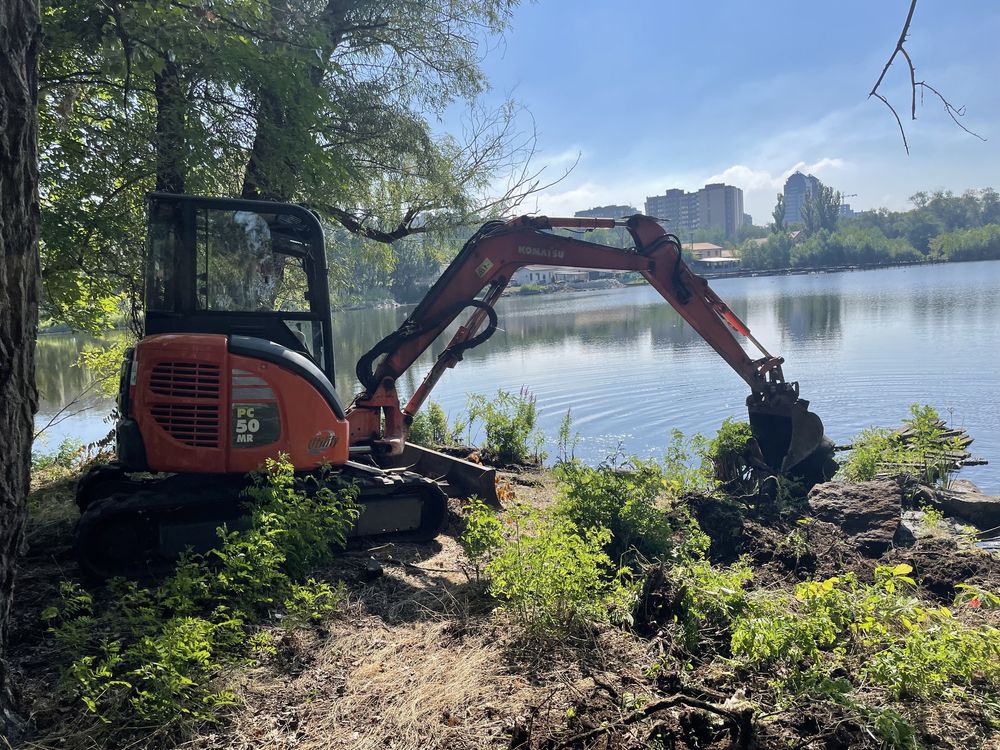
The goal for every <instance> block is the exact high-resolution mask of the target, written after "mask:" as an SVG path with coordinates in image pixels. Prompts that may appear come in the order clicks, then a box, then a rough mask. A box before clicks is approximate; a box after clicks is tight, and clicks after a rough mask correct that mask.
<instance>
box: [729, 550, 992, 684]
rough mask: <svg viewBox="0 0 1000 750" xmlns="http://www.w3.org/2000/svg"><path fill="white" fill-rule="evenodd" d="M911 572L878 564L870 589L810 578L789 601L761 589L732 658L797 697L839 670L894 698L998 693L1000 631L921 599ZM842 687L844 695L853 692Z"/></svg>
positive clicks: (737, 634)
mask: <svg viewBox="0 0 1000 750" xmlns="http://www.w3.org/2000/svg"><path fill="white" fill-rule="evenodd" d="M911 571H912V569H911V568H910V566H909V565H906V564H900V565H896V566H894V567H884V566H880V567H877V568H876V570H875V582H874V583H872V584H862V583H859V582H858V580H857V578H856V577H855V576H854V574H853V573H848V574H846V575H844V576H842V577H835V578H829V579H827V580H825V581H807V582H805V583H801V584H799V585H798V586H797V587H796V590H795V595H794V597H792V598H789V597H787V595H780V594H778V595H776V594H775V592H773V591H769V592H762V593H761V594H760V595H758V596H756V597H753V598H752V600H751V606H750V611H749V613H748V614H747V616H745V617H743V618H741V619H739V620H738V621H737V624H736V627H735V629H734V632H733V636H732V651H733V656H734V657H737V658H740V659H743V660H744V661H745V662H746V663H748V664H750V665H753V666H755V667H757V668H759V669H772V670H775V677H776V679H777V681H778V683H779V684H780V685H781V686H783V689H784V690H786V692H791V693H801V692H802V691H803V687H804V686H810V685H812V686H815V685H819V684H823V683H824V682H827V683H828V682H829V681H831V680H834V679H835V677H834V675H835V674H838V673H842V674H847V675H851V676H852V677H853V679H854V681H856V683H857V685H859V686H860V685H868V686H878V687H882V688H885V689H887V690H888V691H889V692H890V693H891V694H892V695H893V696H894V697H895V698H897V699H901V698H939V697H942V696H945V695H949V694H951V693H953V692H954V691H955V690H956V689H957V688H963V689H978V690H985V691H995V690H996V689H998V688H1000V630H997V629H996V628H994V627H990V626H989V625H986V624H983V625H978V626H976V625H965V624H962V623H961V622H960V621H959V620H958V619H957V618H956V617H955V616H954V615H953V613H952V612H951V610H949V609H948V608H947V607H939V606H934V605H927V604H925V603H923V602H921V601H919V600H918V599H916V598H915V597H913V596H912V595H911V594H910V592H911V591H912V589H913V587H914V585H915V584H914V581H913V579H912V578H911V577H910V575H909V574H910V572H911ZM844 682H845V684H844V685H843V690H842V692H846V691H847V690H849V689H851V687H852V681H851V679H850V678H847V679H845V680H844Z"/></svg>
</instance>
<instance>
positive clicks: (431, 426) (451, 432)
mask: <svg viewBox="0 0 1000 750" xmlns="http://www.w3.org/2000/svg"><path fill="white" fill-rule="evenodd" d="M463 432H465V423H463V422H460V421H459V422H456V423H455V425H454V426H451V427H449V426H448V417H447V416H446V415H445V413H444V409H442V408H441V405H440V404H438V403H436V402H434V401H431V402H430V403H428V404H427V408H426V409H425V410H423V411H420V412H417V414H416V415H415V416H414V417H413V422H412V423H411V424H410V431H409V434H408V436H407V439H408V440H409V441H410V442H411V443H416V444H417V445H423V446H426V447H428V448H434V447H436V446H439V445H454V444H456V443H458V442H460V441H461V439H462V433H463Z"/></svg>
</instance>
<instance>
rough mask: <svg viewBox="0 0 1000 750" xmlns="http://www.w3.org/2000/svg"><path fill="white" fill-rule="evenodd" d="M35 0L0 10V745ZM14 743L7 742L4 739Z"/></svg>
mask: <svg viewBox="0 0 1000 750" xmlns="http://www.w3.org/2000/svg"><path fill="white" fill-rule="evenodd" d="M37 52H38V9H37V5H36V2H35V0H4V2H3V3H0V311H2V312H0V467H2V469H0V740H2V739H3V738H5V737H6V738H11V737H13V734H14V731H13V729H14V727H15V725H16V724H17V721H16V714H15V713H14V709H13V700H12V692H11V674H10V670H9V668H8V666H7V662H6V646H7V621H8V619H9V615H10V609H11V598H12V595H13V591H14V570H15V562H16V557H17V552H18V548H19V547H20V542H21V535H22V530H23V527H24V516H25V507H26V506H25V501H26V498H27V495H28V473H29V469H30V464H31V436H32V419H33V417H34V413H35V406H36V397H35V385H34V354H35V333H36V330H37V327H38V293H37V289H38V254H37V246H36V241H35V240H36V232H37V223H38V199H37V194H36V185H37V182H38V171H37V167H36V163H35V158H36V155H37V152H36V127H37V122H36V116H35V108H36V89H37ZM11 741H13V740H11Z"/></svg>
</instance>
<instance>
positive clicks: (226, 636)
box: [42, 459, 358, 733]
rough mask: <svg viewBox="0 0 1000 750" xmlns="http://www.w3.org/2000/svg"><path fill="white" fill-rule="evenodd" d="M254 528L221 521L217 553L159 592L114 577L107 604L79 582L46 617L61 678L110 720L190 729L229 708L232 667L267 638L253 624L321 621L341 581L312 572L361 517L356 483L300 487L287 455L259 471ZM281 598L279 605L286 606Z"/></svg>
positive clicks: (67, 587)
mask: <svg viewBox="0 0 1000 750" xmlns="http://www.w3.org/2000/svg"><path fill="white" fill-rule="evenodd" d="M247 494H248V496H249V497H250V498H251V500H252V504H251V508H250V525H249V528H247V529H245V530H243V531H228V530H226V529H220V530H219V534H220V538H221V540H222V543H221V545H220V546H219V548H218V549H216V550H213V551H212V552H211V553H209V554H208V555H198V554H187V555H185V556H183V557H182V559H181V560H180V561H179V563H178V565H177V568H176V571H175V573H174V575H173V576H171V577H169V578H167V579H166V580H164V581H163V582H162V583H161V584H159V585H158V586H157V587H155V588H146V587H142V586H140V585H139V584H137V583H136V582H134V581H125V580H120V579H119V580H114V581H111V582H109V585H108V589H107V591H106V593H105V596H104V597H102V599H101V601H100V603H99V606H98V604H97V603H95V600H94V598H93V596H92V595H91V594H89V593H88V592H86V591H84V590H83V589H82V588H80V587H79V585H77V584H69V583H67V584H64V585H63V586H62V587H61V591H60V601H59V602H58V603H57V604H56V605H54V606H52V607H49V608H48V609H46V610H45V611H44V612H43V613H42V615H43V618H44V619H45V620H46V621H47V622H48V623H49V624H50V630H51V632H52V634H53V637H54V639H55V642H56V643H57V644H58V645H59V647H60V650H61V651H62V653H63V654H64V655H65V660H66V665H65V675H64V677H65V682H66V684H67V686H68V687H69V689H70V690H72V691H73V692H74V693H76V695H78V696H79V698H80V699H81V700H82V701H83V703H84V705H85V706H86V707H87V709H88V710H89V711H90V712H91V713H92V714H94V715H95V717H96V718H97V719H98V720H99V721H100V722H102V723H105V724H114V725H115V726H117V727H121V726H129V727H135V726H159V727H162V728H165V729H166V730H167V731H170V732H179V733H182V732H183V731H185V730H186V729H187V728H190V727H192V726H194V725H195V724H199V723H204V722H211V721H215V720H216V719H217V715H218V712H219V711H220V710H221V709H223V708H225V707H227V706H231V705H233V703H234V702H235V697H234V695H233V693H232V692H231V691H229V690H227V689H226V688H225V686H224V685H222V684H221V683H222V680H221V676H222V673H223V670H224V669H225V667H226V665H228V664H231V663H233V662H236V661H239V660H243V659H247V658H252V657H254V656H255V655H256V654H257V653H259V652H260V651H261V650H265V648H266V646H265V644H264V640H265V639H262V637H261V636H260V634H259V633H258V632H257V631H256V623H257V622H259V621H260V620H261V619H262V618H266V617H269V616H270V615H271V614H272V613H274V612H275V611H277V610H280V609H284V610H285V611H286V613H287V617H286V622H287V623H289V624H305V623H310V622H315V621H317V620H318V619H321V618H322V617H323V616H324V615H325V614H327V613H328V612H330V611H332V610H333V609H334V608H335V607H336V605H337V604H338V603H339V602H340V601H341V599H342V596H343V589H342V587H340V586H331V585H330V584H328V583H324V582H319V581H317V580H316V579H314V578H309V579H307V580H306V581H305V583H299V581H301V580H302V579H303V578H304V576H305V573H306V572H307V571H309V570H311V569H314V568H316V567H319V566H321V565H325V564H327V563H329V562H330V561H331V559H332V556H333V554H334V551H335V550H336V548H337V547H338V546H340V545H342V544H343V543H344V540H345V536H346V533H347V531H348V529H349V528H350V526H351V525H352V524H353V523H354V521H355V519H356V518H357V513H358V511H357V506H356V504H355V502H354V496H355V491H354V490H353V489H350V488H345V489H342V490H340V491H338V492H333V491H332V490H330V489H329V488H327V487H325V486H324V487H315V486H308V485H303V484H301V483H297V482H296V479H295V476H294V472H293V469H292V466H291V465H290V464H289V463H288V462H287V460H284V459H279V460H272V461H268V462H267V465H266V467H265V469H264V470H263V471H262V472H259V473H258V474H256V475H255V476H254V478H253V483H252V486H251V488H250V489H249V490H248V493H247ZM282 603H283V604H282Z"/></svg>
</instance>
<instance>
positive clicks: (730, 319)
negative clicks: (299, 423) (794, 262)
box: [348, 215, 829, 474]
mask: <svg viewBox="0 0 1000 750" xmlns="http://www.w3.org/2000/svg"><path fill="white" fill-rule="evenodd" d="M622 225H624V226H625V227H626V228H627V229H628V231H629V233H630V234H631V236H632V239H633V240H634V242H635V246H634V247H633V248H630V249H621V248H616V247H609V246H606V245H600V244H597V243H593V242H587V241H584V240H581V239H577V238H574V237H567V236H563V235H559V234H554V233H552V232H551V231H549V230H553V229H559V228H569V229H583V230H590V229H597V228H611V227H614V226H622ZM538 263H544V264H545V265H550V266H565V267H572V268H588V269H599V270H610V271H634V272H638V273H640V274H642V276H643V277H644V278H645V279H646V280H647V281H648V282H649V283H650V285H651V286H652V287H653V288H654V289H656V290H657V291H658V292H659V293H660V295H662V296H663V298H664V299H665V300H666V301H667V302H669V303H670V305H671V306H672V307H673V308H674V309H675V310H677V312H678V313H679V314H680V315H681V317H682V318H684V320H686V321H687V322H688V323H689V324H690V325H691V327H692V328H694V329H695V331H697V332H698V334H699V335H701V337H702V338H704V339H705V341H706V342H707V343H708V344H709V345H710V346H711V347H712V348H713V349H714V350H715V351H716V352H717V353H718V354H719V356H721V357H722V358H723V359H724V360H725V361H726V362H727V363H728V364H729V366H730V367H732V368H733V370H735V371H736V373H737V374H738V375H739V376H740V377H742V378H743V380H744V381H745V382H746V383H747V385H748V386H749V387H750V396H749V397H748V398H747V406H748V409H749V412H750V423H751V429H752V430H753V432H754V435H755V437H756V438H757V441H758V444H759V445H760V447H761V451H762V454H763V456H764V458H765V461H766V462H767V463H768V464H769V465H770V466H771V467H772V468H773V469H774V470H775V471H780V472H783V473H793V474H794V473H796V471H795V470H796V468H797V467H802V468H803V469H804V468H806V465H808V467H809V468H810V470H811V469H812V468H813V467H812V465H813V464H817V465H820V464H825V463H826V461H825V459H826V458H828V456H820V457H818V458H816V454H817V452H820V453H822V452H823V448H824V447H825V444H826V443H828V442H829V441H828V440H826V439H825V438H824V436H823V425H822V422H821V421H820V419H819V417H817V416H816V415H815V414H812V413H811V412H809V411H808V402H807V401H804V400H802V399H800V398H799V397H798V384H797V383H788V382H786V381H785V380H784V376H783V374H782V369H781V365H782V363H783V361H784V360H783V359H782V358H781V357H775V356H773V355H771V354H770V353H768V352H767V351H766V350H765V349H764V348H763V346H761V344H760V343H759V342H758V341H757V340H756V339H755V338H754V337H753V336H752V334H751V333H750V329H749V328H748V327H747V325H746V324H745V323H743V321H741V320H740V319H739V318H738V317H737V316H736V314H735V313H733V311H732V310H730V309H729V307H728V306H727V305H726V303H725V302H723V301H722V299H720V298H719V297H718V295H716V294H715V292H714V291H712V289H711V287H709V285H708V282H707V281H706V280H705V279H703V278H701V277H700V276H698V275H696V274H695V273H693V272H692V271H691V269H690V268H689V267H688V265H687V264H686V263H685V262H684V260H683V258H682V256H681V247H680V242H679V241H678V239H677V238H676V237H675V236H674V235H671V234H667V233H666V232H665V231H664V230H663V228H662V227H661V226H660V225H659V224H658V223H657V222H656V221H655V220H654V219H652V218H650V217H648V216H641V215H636V216H632V217H629V218H628V219H624V220H615V219H590V218H572V219H567V218H548V217H544V216H540V217H529V216H522V217H519V218H516V219H513V220H511V221H508V222H489V223H487V224H485V225H484V226H483V227H481V228H480V229H479V230H478V231H477V232H476V234H474V235H473V236H472V237H471V238H470V239H469V241H468V242H467V243H466V244H465V246H464V247H463V248H462V250H461V252H460V253H459V254H458V255H457V256H456V258H455V259H454V261H453V262H452V263H451V265H450V266H449V267H448V268H447V269H446V270H445V272H444V273H443V274H442V275H441V277H440V278H439V279H438V280H437V282H436V283H435V284H434V286H433V287H431V289H430V291H428V293H427V295H426V296H425V297H424V299H423V301H422V302H421V303H420V304H419V305H418V306H417V307H416V308H415V309H414V310H413V312H412V313H411V314H410V316H409V317H408V318H407V319H406V320H405V321H404V322H403V324H402V325H401V326H400V327H399V328H398V329H397V330H396V331H394V332H393V333H391V334H390V335H389V336H387V337H385V338H384V339H382V341H380V342H379V343H378V344H376V345H375V346H374V347H373V348H372V349H371V350H370V351H369V352H368V353H366V354H365V355H364V356H362V357H361V359H360V360H359V361H358V365H357V375H358V379H359V380H360V381H361V383H362V385H363V386H364V391H363V392H362V393H361V394H359V395H358V397H357V398H356V399H355V400H354V403H353V404H352V405H351V408H350V409H349V410H348V419H349V420H350V423H351V432H352V438H351V443H352V445H354V444H356V443H364V442H368V443H370V444H372V445H373V447H374V448H375V449H376V450H381V451H382V452H387V453H389V454H399V453H400V452H401V451H402V450H403V447H404V443H405V437H406V432H407V427H408V425H409V422H410V421H411V420H412V418H413V415H414V414H416V412H417V411H418V409H419V408H420V406H421V404H422V403H423V402H424V401H425V400H426V398H427V397H428V395H429V394H430V391H431V389H432V388H433V387H434V385H435V384H436V383H437V381H438V380H439V379H440V377H441V375H442V374H443V373H444V371H445V370H446V369H448V368H450V367H454V366H455V365H456V364H457V363H458V362H459V361H461V359H462V355H463V353H464V352H465V351H467V350H468V349H470V348H473V347H475V346H478V345H479V344H481V343H483V342H484V341H486V339H488V338H489V337H490V336H491V335H492V334H493V332H494V331H495V330H496V326H497V317H496V312H495V310H494V306H495V304H496V302H497V301H498V300H499V299H500V296H501V295H502V293H503V291H504V289H505V288H506V287H507V284H508V283H509V282H510V280H511V277H512V275H513V274H514V272H515V271H516V270H517V269H518V268H521V267H522V266H525V265H529V264H538ZM467 309H471V314H470V315H469V316H468V318H467V319H466V320H465V322H464V323H463V324H462V325H461V326H460V327H459V329H458V330H457V331H456V333H455V334H454V335H453V336H452V338H451V340H450V342H449V343H448V345H447V347H446V348H445V350H444V351H443V352H442V353H441V355H440V356H439V357H438V359H437V361H436V362H435V364H434V365H433V367H432V368H431V370H430V371H429V372H428V373H427V375H426V376H425V378H424V380H423V382H422V383H421V384H420V386H419V387H418V388H417V389H416V391H415V392H414V393H413V395H412V397H411V398H410V400H409V401H408V403H407V404H406V406H405V407H403V408H400V405H399V398H398V394H397V393H396V387H395V384H396V381H397V380H398V378H399V377H400V375H402V374H403V373H404V372H405V371H406V370H407V369H408V368H409V367H410V366H411V365H412V364H413V363H414V361H416V359H417V358H418V357H419V356H420V355H421V354H422V353H423V352H424V351H425V350H426V349H427V348H428V347H429V346H430V345H431V343H432V342H433V341H434V340H435V339H436V338H437V337H438V336H439V335H440V334H441V333H442V332H443V331H444V330H445V329H446V328H447V327H448V326H449V325H450V324H451V323H452V322H453V321H455V320H456V318H458V316H459V315H461V314H462V313H463V311H465V310H467ZM741 338H742V339H746V340H747V341H748V342H749V343H750V344H751V345H752V346H753V347H754V348H756V349H757V351H758V353H759V356H757V357H751V356H750V355H748V354H747V352H746V350H745V349H744V347H743V344H742V343H741V341H740V339H741ZM380 357H381V359H379V358H380Z"/></svg>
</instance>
